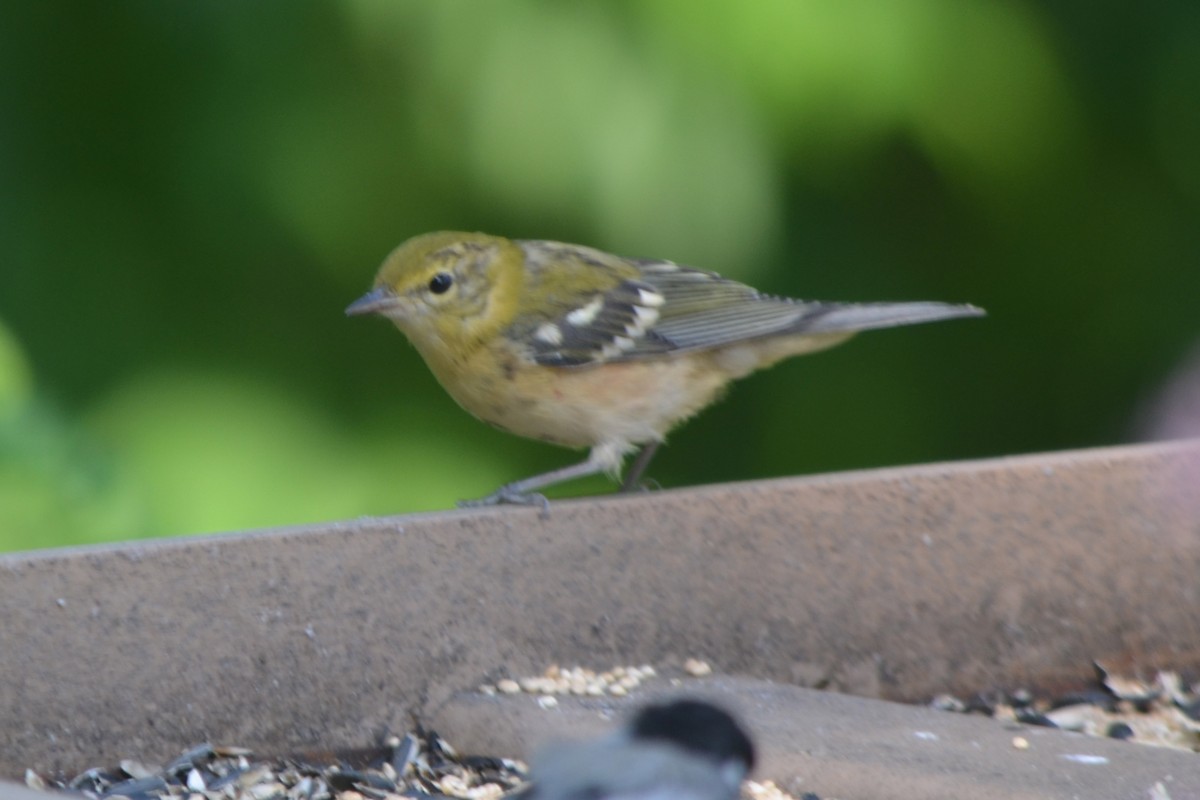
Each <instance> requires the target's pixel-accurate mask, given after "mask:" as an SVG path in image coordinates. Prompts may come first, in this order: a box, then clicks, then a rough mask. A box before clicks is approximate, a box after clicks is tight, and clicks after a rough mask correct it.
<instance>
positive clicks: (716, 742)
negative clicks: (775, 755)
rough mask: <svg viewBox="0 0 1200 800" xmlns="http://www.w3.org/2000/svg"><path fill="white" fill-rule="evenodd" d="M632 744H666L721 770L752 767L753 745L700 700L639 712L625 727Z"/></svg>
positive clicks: (734, 724) (734, 723) (727, 719)
mask: <svg viewBox="0 0 1200 800" xmlns="http://www.w3.org/2000/svg"><path fill="white" fill-rule="evenodd" d="M629 733H630V737H631V738H632V739H634V740H642V741H657V742H666V743H668V744H672V745H675V746H677V747H680V748H682V749H683V750H685V751H687V752H689V753H691V754H693V755H697V756H700V757H703V758H707V759H709V760H710V761H712V762H714V763H716V764H718V765H721V766H726V765H729V766H733V767H735V768H740V770H739V771H740V772H741V774H740V775H739V776H738V780H741V778H742V777H744V776H745V774H746V773H748V772H749V771H750V770H751V768H753V767H754V744H753V743H752V742H751V741H750V737H749V736H747V735H746V732H745V731H744V730H742V727H741V726H740V725H739V724H738V723H737V721H736V720H734V718H733V717H732V716H730V715H729V714H728V713H726V712H725V711H722V710H721V709H719V708H717V707H716V706H714V705H712V704H711V703H706V702H703V701H701V700H674V701H672V702H669V703H663V704H660V705H650V706H646V707H645V708H643V709H641V710H640V711H639V712H638V713H637V715H636V716H635V717H634V718H633V721H632V722H631V723H630V726H629Z"/></svg>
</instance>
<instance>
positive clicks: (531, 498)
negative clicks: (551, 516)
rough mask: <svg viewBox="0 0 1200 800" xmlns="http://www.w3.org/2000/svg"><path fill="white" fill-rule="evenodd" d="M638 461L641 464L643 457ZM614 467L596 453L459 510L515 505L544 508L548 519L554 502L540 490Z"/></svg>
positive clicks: (464, 502)
mask: <svg viewBox="0 0 1200 800" xmlns="http://www.w3.org/2000/svg"><path fill="white" fill-rule="evenodd" d="M638 460H639V461H640V460H641V457H640V456H639V457H638ZM611 466H612V464H611V460H610V459H609V458H606V457H605V456H604V454H597V452H596V451H595V450H593V451H592V453H591V454H590V455H589V456H588V457H587V458H586V459H584V460H583V461H580V462H579V463H578V464H572V465H571V466H569V467H560V468H559V469H552V470H550V471H549V472H543V473H542V474H541V475H534V476H533V477H531V478H525V479H524V480H519V481H515V482H513V483H509V484H506V485H504V486H501V487H500V488H499V489H497V490H496V491H494V492H492V493H491V494H489V495H488V496H487V497H481V498H479V499H478V500H460V501H459V502H458V507H459V508H481V507H483V506H495V505H499V504H501V503H513V504H515V505H524V506H541V507H542V515H543V516H545V515H546V514H547V513H549V511H550V501H548V500H547V499H546V496H545V495H542V494H539V493H538V492H537V491H536V490H537V489H544V488H546V487H547V486H555V485H557V484H560V483H565V482H566V481H573V480H575V479H576V478H586V477H587V476H588V475H595V474H597V473H599V472H604V471H605V470H607V469H609V468H610V467H611Z"/></svg>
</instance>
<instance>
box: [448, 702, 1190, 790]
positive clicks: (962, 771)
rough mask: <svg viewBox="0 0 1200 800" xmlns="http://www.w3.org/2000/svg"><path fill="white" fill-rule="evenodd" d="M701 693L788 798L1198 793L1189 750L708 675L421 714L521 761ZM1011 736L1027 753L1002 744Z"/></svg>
mask: <svg viewBox="0 0 1200 800" xmlns="http://www.w3.org/2000/svg"><path fill="white" fill-rule="evenodd" d="M680 695H682V696H688V697H704V698H707V699H710V700H712V701H713V702H715V703H717V704H719V705H721V706H723V707H725V708H727V709H729V710H731V711H733V712H734V713H736V714H737V715H738V716H739V717H740V718H741V719H742V721H743V724H744V725H746V727H747V728H748V730H749V731H750V733H751V736H752V738H753V739H754V741H755V744H756V747H757V749H758V751H759V752H758V756H759V766H758V767H757V769H756V770H755V772H754V775H753V776H752V777H754V778H755V779H756V780H759V781H762V780H767V779H769V780H773V781H775V782H776V784H778V785H779V786H780V787H781V788H783V789H785V790H787V791H789V792H790V793H791V794H792V795H793V796H795V797H799V796H801V795H802V794H803V793H804V792H813V793H815V794H817V795H818V796H820V797H822V798H843V799H844V800H968V799H969V800H1050V799H1051V798H1064V800H1065V799H1067V798H1086V800H1133V799H1134V798H1137V800H1149V798H1150V797H1151V795H1150V791H1149V790H1150V788H1151V787H1152V786H1154V785H1155V784H1156V783H1162V785H1163V788H1165V789H1166V790H1167V792H1168V793H1169V795H1170V797H1171V800H1197V799H1198V798H1200V756H1198V755H1196V754H1195V753H1189V752H1185V751H1182V750H1169V749H1165V748H1159V747H1148V746H1146V745H1138V744H1132V743H1130V742H1120V741H1116V740H1113V739H1097V738H1090V737H1085V736H1083V735H1081V734H1075V733H1066V732H1064V731H1057V730H1053V729H1050V728H1038V727H1030V726H1025V725H1017V724H1006V723H1002V722H998V721H996V720H992V719H986V718H983V717H978V716H967V715H963V714H952V713H949V712H944V711H934V710H932V709H929V708H919V707H914V706H906V705H899V704H897V703H890V702H885V701H882V700H867V699H864V698H860V697H850V696H847V695H840V694H835V693H833V692H818V691H815V690H812V689H801V688H798V687H795V686H783V685H780V684H773V683H767V682H764V681H757V680H747V679H737V678H717V679H713V680H703V681H689V682H687V683H685V685H684V687H683V688H681V689H655V690H652V691H648V692H644V693H642V692H639V693H636V694H635V695H633V696H631V697H628V698H624V699H622V700H617V699H615V698H600V699H593V698H586V699H581V698H572V697H565V698H561V699H560V700H559V703H558V706H557V707H555V708H553V709H543V708H541V707H539V706H538V704H537V698H536V697H533V696H530V695H514V696H504V695H497V696H495V697H484V696H482V695H479V694H469V693H465V694H462V695H459V696H456V697H454V698H452V699H451V700H450V701H449V702H447V703H446V704H445V705H444V706H443V707H441V708H439V709H437V710H436V711H435V712H434V713H433V714H432V715H431V722H432V724H433V726H434V728H435V729H436V730H437V731H438V732H439V733H441V734H442V735H443V736H446V737H448V738H449V739H450V740H451V741H452V742H454V743H455V745H456V746H458V747H459V748H460V749H461V750H463V751H464V752H473V753H474V752H480V753H496V752H501V751H502V750H503V751H504V752H505V754H506V755H509V756H512V757H517V758H525V759H528V758H529V756H530V755H531V754H533V753H536V752H537V749H538V748H539V747H540V746H542V745H544V744H547V743H549V742H554V741H561V740H578V739H585V738H589V737H592V736H598V735H603V734H604V733H605V732H607V731H611V730H613V729H614V728H615V727H616V726H617V725H618V724H619V723H620V722H622V721H623V720H624V718H625V717H627V716H628V712H629V710H630V709H631V708H633V707H635V706H638V705H641V704H642V703H645V702H647V701H649V700H652V699H661V697H664V696H680ZM1018 737H1020V738H1023V739H1025V740H1026V742H1027V743H1028V748H1027V749H1020V748H1018V747H1016V746H1014V740H1015V739H1017V738H1018Z"/></svg>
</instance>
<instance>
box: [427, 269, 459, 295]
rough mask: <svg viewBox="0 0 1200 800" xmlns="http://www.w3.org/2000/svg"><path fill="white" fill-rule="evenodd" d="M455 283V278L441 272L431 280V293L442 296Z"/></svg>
mask: <svg viewBox="0 0 1200 800" xmlns="http://www.w3.org/2000/svg"><path fill="white" fill-rule="evenodd" d="M453 283H454V278H452V277H451V276H450V274H449V273H448V272H439V273H438V274H437V275H434V276H433V277H432V278H430V279H429V291H431V292H433V293H434V294H442V293H443V292H445V291H446V290H447V289H449V288H450V285H451V284H453Z"/></svg>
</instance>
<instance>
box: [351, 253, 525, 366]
mask: <svg viewBox="0 0 1200 800" xmlns="http://www.w3.org/2000/svg"><path fill="white" fill-rule="evenodd" d="M521 265H522V256H521V251H520V248H519V247H518V246H517V245H516V244H515V243H514V242H512V241H510V240H508V239H504V238H501V237H499V236H488V235H487V234H483V233H460V232H457V231H440V232H437V233H426V234H423V235H421V236H415V237H413V238H412V239H409V240H408V241H406V242H405V243H404V244H402V245H400V246H399V247H397V248H396V249H395V250H393V251H392V252H391V254H389V255H388V257H387V258H386V259H384V262H383V266H381V267H380V268H379V273H378V274H377V275H376V276H375V286H374V288H373V289H372V290H371V291H370V292H368V293H367V294H365V295H363V296H362V297H360V298H359V299H358V300H356V301H354V302H353V303H351V304H350V307H349V308H347V309H346V313H347V314H372V313H374V314H382V315H383V316H385V317H388V318H389V319H391V320H392V321H393V322H394V323H395V324H396V327H398V328H399V329H400V330H401V331H403V332H404V334H405V335H406V336H408V338H409V340H410V341H411V342H412V343H413V344H414V345H415V346H416V347H417V349H418V350H419V351H421V354H422V355H423V356H424V357H425V358H426V359H427V360H428V359H430V358H434V359H436V360H443V359H447V360H450V361H457V360H461V359H463V358H465V357H466V356H467V355H469V354H470V353H471V352H473V350H474V349H475V347H476V346H477V345H478V343H479V342H481V341H484V340H486V339H487V338H488V337H489V336H492V335H494V334H495V333H496V332H497V331H498V330H499V329H501V328H502V327H503V326H505V325H507V324H508V322H509V321H510V320H511V318H512V316H513V314H514V313H515V309H516V298H517V296H518V294H519V292H520V287H521V282H522V280H523V277H524V270H523V269H522V268H521Z"/></svg>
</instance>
